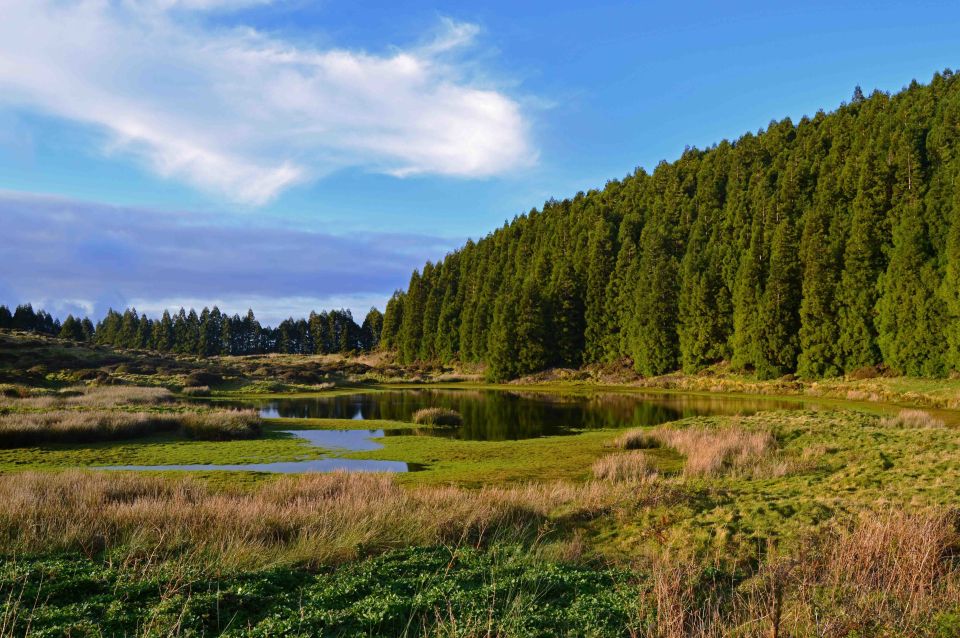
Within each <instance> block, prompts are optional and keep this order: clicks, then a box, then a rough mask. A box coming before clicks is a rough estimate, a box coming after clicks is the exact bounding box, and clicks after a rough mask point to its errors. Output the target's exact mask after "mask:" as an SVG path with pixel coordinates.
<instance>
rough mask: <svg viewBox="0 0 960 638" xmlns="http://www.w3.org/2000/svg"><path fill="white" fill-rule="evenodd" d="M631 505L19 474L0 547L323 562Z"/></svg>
mask: <svg viewBox="0 0 960 638" xmlns="http://www.w3.org/2000/svg"><path fill="white" fill-rule="evenodd" d="M654 497H655V495H654ZM638 498H640V496H638V494H637V492H636V490H635V489H627V488H622V489H621V488H619V487H617V486H616V485H611V484H609V483H598V482H591V483H586V484H582V485H572V484H565V483H551V484H543V485H528V486H519V487H509V488H506V487H502V488H501V487H489V488H483V489H480V490H466V489H460V488H455V487H436V488H418V489H406V488H403V487H401V486H400V485H398V484H396V483H395V482H394V480H393V479H392V478H391V477H389V476H384V475H375V474H348V473H332V474H303V475H298V476H288V477H280V478H278V479H276V480H274V481H271V482H269V483H266V484H264V485H262V486H260V487H258V488H257V489H255V490H254V491H244V492H222V491H220V492H218V491H214V490H213V489H212V488H210V487H208V486H207V485H205V484H202V483H198V482H195V481H191V480H189V479H176V480H175V479H168V478H161V477H148V476H143V475H136V474H117V473H101V472H80V471H70V472H64V473H60V474H45V473H23V474H15V475H3V476H0V546H2V547H4V548H5V549H6V550H7V551H12V552H15V551H24V552H39V551H43V552H56V551H60V550H64V551H77V550H79V551H82V552H85V553H87V554H92V553H95V552H99V551H101V550H118V551H121V552H126V553H127V555H128V556H130V557H131V558H136V557H142V556H151V555H155V554H156V555H158V558H163V557H166V556H169V555H177V554H179V553H182V552H184V551H187V550H189V551H190V552H191V553H193V554H196V555H197V556H202V557H204V559H207V560H210V561H213V562H215V563H217V564H219V565H233V566H251V565H263V564H269V563H274V562H290V563H302V564H310V565H322V564H331V563H337V562H340V561H344V560H349V559H352V558H355V557H357V556H361V555H364V554H368V553H372V552H379V551H384V550H387V549H391V548H395V547H404V546H412V545H429V544H435V543H438V542H448V541H449V542H461V541H465V542H471V543H479V542H483V541H484V540H487V539H489V538H491V537H494V536H496V535H497V534H500V533H506V534H507V535H509V537H510V538H511V539H514V540H517V539H520V538H522V537H523V535H524V534H525V533H527V532H529V531H534V532H535V531H536V530H537V529H538V528H539V527H540V526H541V525H542V524H543V523H544V522H545V521H547V520H548V519H549V518H550V516H551V513H552V512H555V511H557V510H562V511H563V513H564V515H565V516H571V517H574V518H576V519H583V518H585V517H586V518H589V517H593V516H598V515H600V514H602V513H604V512H608V511H610V509H611V508H613V507H615V506H616V505H617V504H618V503H621V502H625V501H631V502H636V501H637V499H638Z"/></svg>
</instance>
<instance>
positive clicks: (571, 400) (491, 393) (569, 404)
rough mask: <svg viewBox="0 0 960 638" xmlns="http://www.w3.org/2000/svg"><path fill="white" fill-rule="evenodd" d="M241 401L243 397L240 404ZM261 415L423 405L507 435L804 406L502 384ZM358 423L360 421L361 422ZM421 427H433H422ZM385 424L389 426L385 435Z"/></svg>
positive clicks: (351, 399) (402, 417)
mask: <svg viewBox="0 0 960 638" xmlns="http://www.w3.org/2000/svg"><path fill="white" fill-rule="evenodd" d="M237 405H241V404H237ZM242 405H244V406H246V407H250V406H251V405H252V406H254V407H256V408H258V409H259V410H260V414H261V415H262V416H264V417H293V418H321V419H352V420H356V421H358V422H359V421H367V420H376V419H385V420H389V421H405V422H409V421H411V420H412V417H413V413H414V412H416V411H417V410H420V409H421V408H433V407H439V408H449V409H452V410H456V411H457V412H459V413H460V414H461V415H463V425H462V426H461V427H458V428H453V429H448V428H443V429H438V430H436V431H434V432H433V434H436V435H441V436H454V437H457V438H461V439H467V440H474V441H505V440H513V439H527V438H533V437H538V436H549V435H557V434H568V433H572V432H574V431H576V430H580V429H594V428H625V427H640V426H650V425H658V424H660V423H666V422H668V421H675V420H677V419H682V418H685V417H690V416H706V415H715V414H723V415H730V414H753V413H756V412H759V411H762V410H783V409H796V408H802V407H807V406H805V405H804V404H803V403H802V402H798V401H783V400H780V401H777V400H766V399H747V398H742V397H723V396H698V395H685V394H654V393H650V394H609V393H607V394H603V393H598V394H590V395H581V394H560V393H546V392H541V393H537V392H512V391H504V390H432V389H411V390H396V391H393V390H391V391H385V392H369V393H360V394H350V395H340V396H331V397H323V396H317V397H311V398H297V399H271V400H268V401H260V402H252V403H244V404H242ZM357 425H358V427H362V425H361V424H360V423H358V424H357ZM425 433H430V432H429V431H425ZM390 434H391V432H390V431H388V432H387V435H388V436H389V435H390Z"/></svg>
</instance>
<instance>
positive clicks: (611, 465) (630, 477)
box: [593, 450, 657, 481]
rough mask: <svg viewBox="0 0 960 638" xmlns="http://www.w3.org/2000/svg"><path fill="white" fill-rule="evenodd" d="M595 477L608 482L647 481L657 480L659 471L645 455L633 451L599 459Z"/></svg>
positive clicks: (594, 473) (594, 466)
mask: <svg viewBox="0 0 960 638" xmlns="http://www.w3.org/2000/svg"><path fill="white" fill-rule="evenodd" d="M593 475H594V477H596V478H598V479H600V480H607V481H645V480H649V479H653V478H656V476H657V471H656V469H655V468H654V467H653V465H652V464H651V463H650V460H649V459H648V458H647V455H646V454H645V453H643V452H642V451H640V450H633V451H631V452H624V453H621V454H610V455H608V456H604V457H601V458H599V459H597V460H596V461H595V462H594V464H593Z"/></svg>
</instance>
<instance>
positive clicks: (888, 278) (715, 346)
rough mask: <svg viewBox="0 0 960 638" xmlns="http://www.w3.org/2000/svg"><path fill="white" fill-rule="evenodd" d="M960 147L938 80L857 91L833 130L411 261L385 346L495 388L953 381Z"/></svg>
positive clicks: (664, 172)
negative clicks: (597, 375)
mask: <svg viewBox="0 0 960 638" xmlns="http://www.w3.org/2000/svg"><path fill="white" fill-rule="evenodd" d="M958 142H960V79H958V77H957V75H955V74H954V73H953V72H951V71H949V70H947V71H945V72H943V73H938V74H936V75H935V76H934V78H933V80H932V82H931V83H930V84H929V85H926V86H923V85H920V84H918V83H917V82H916V81H914V82H913V83H911V85H910V86H909V87H907V88H905V89H904V90H903V91H902V92H900V93H899V94H896V95H893V96H891V95H889V94H886V93H881V92H874V93H873V94H872V95H871V96H870V97H865V96H864V95H863V93H862V92H861V91H860V88H859V87H857V89H856V91H855V92H854V96H853V99H852V101H851V102H850V103H849V104H844V105H842V106H841V108H839V109H838V110H836V111H835V112H833V113H831V114H826V113H824V112H822V111H821V112H818V113H817V114H816V115H815V116H813V117H804V118H803V119H801V120H800V121H799V122H798V123H794V122H792V121H791V120H789V119H785V120H783V121H780V122H771V123H770V125H769V126H768V127H767V128H766V130H763V131H760V132H758V133H757V134H749V133H748V134H746V135H744V136H742V137H741V138H740V139H738V140H736V141H735V142H728V141H723V142H721V143H720V144H717V145H715V146H713V147H711V148H709V149H707V150H698V149H695V148H688V149H687V150H686V151H685V152H684V153H683V155H682V157H680V159H678V160H677V161H675V162H673V163H667V162H662V163H661V164H660V165H658V166H657V167H656V169H655V170H654V171H653V173H652V174H649V173H647V172H645V171H644V170H642V169H638V170H637V171H636V172H635V173H634V174H632V175H630V176H628V177H626V178H625V179H623V180H615V181H611V182H609V183H607V185H606V187H605V188H604V189H603V190H593V191H590V192H589V193H586V194H584V193H578V194H577V196H576V197H574V198H573V199H568V200H564V201H556V200H550V201H548V202H547V203H546V204H545V205H544V207H543V210H540V211H538V210H536V209H534V210H532V211H530V213H529V214H526V215H523V216H520V217H517V218H515V219H514V220H513V222H512V223H509V224H505V225H504V226H503V227H502V228H500V229H498V230H497V231H495V232H493V233H491V234H490V235H488V236H487V237H486V238H484V239H482V240H480V241H478V242H473V241H468V242H467V244H466V245H465V246H464V247H462V248H461V249H459V250H457V251H455V252H452V253H450V254H449V255H447V257H446V258H445V259H443V260H442V261H441V262H439V263H436V264H433V263H429V262H428V263H427V264H426V265H425V266H424V267H423V269H422V270H419V271H415V272H414V273H413V275H412V277H411V278H410V282H409V285H408V287H407V289H406V290H405V291H398V292H396V293H395V294H394V296H393V298H392V299H391V300H390V302H389V303H388V305H387V307H386V312H385V316H384V319H383V337H382V339H383V344H384V345H385V346H386V347H389V348H392V349H395V350H396V351H397V352H398V353H399V356H400V359H401V360H402V361H404V362H412V361H415V360H441V361H453V360H460V361H467V362H486V363H487V364H488V370H489V374H490V377H491V378H494V379H505V378H509V377H514V376H517V375H521V374H525V373H529V372H532V371H535V370H538V369H542V368H545V367H548V366H571V367H575V366H580V365H582V364H590V363H598V362H612V361H628V362H630V363H631V364H632V365H633V367H634V368H635V369H636V371H637V372H639V373H641V374H643V375H657V374H662V373H666V372H670V371H674V370H677V369H680V368H682V369H683V370H685V371H687V372H696V371H698V370H701V369H703V368H705V367H707V366H710V365H712V364H715V363H717V362H721V361H727V362H729V363H730V364H731V366H732V367H733V368H734V369H736V370H744V371H753V372H755V373H756V374H757V375H759V376H761V377H765V378H770V377H776V376H780V375H783V374H786V373H797V374H799V375H801V376H803V377H807V378H817V377H825V376H833V375H837V374H840V373H849V372H852V371H854V370H857V369H859V368H863V367H866V366H875V365H879V364H885V365H887V366H889V367H890V368H892V369H894V370H896V371H899V372H901V373H905V374H908V375H920V376H939V375H944V374H947V373H948V372H950V371H951V370H953V371H956V370H960V144H958Z"/></svg>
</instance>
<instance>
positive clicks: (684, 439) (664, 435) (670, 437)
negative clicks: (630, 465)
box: [614, 426, 789, 476]
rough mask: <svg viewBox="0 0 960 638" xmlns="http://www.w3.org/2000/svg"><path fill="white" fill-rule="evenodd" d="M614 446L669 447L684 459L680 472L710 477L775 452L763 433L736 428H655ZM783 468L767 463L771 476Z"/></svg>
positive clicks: (635, 432) (632, 434)
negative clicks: (682, 468)
mask: <svg viewBox="0 0 960 638" xmlns="http://www.w3.org/2000/svg"><path fill="white" fill-rule="evenodd" d="M614 445H615V446H616V447H620V448H623V449H625V450H641V449H650V448H656V447H661V446H665V447H670V448H673V449H675V450H676V451H677V452H679V453H680V454H683V455H684V456H685V457H687V462H686V465H685V466H684V473H685V474H687V475H689V476H714V475H717V474H720V473H722V472H724V471H726V470H731V469H743V468H749V467H755V466H756V465H757V464H758V462H759V461H761V460H762V459H765V458H766V457H768V456H769V454H770V453H771V452H773V451H774V450H776V448H777V441H776V439H775V438H774V437H773V435H772V434H771V433H770V432H769V431H766V430H763V431H751V430H745V429H743V428H740V427H736V426H734V427H728V428H720V429H708V428H701V427H697V428H685V429H675V428H669V427H659V428H654V429H652V430H650V429H639V430H630V431H628V432H624V433H623V434H621V435H620V436H619V437H618V438H617V439H615V440H614ZM781 465H784V464H783V463H780V464H771V468H770V469H771V471H773V473H774V475H776V476H782V475H783V473H786V472H787V471H789V470H788V469H787V468H786V466H784V467H779V466H781Z"/></svg>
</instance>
